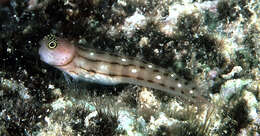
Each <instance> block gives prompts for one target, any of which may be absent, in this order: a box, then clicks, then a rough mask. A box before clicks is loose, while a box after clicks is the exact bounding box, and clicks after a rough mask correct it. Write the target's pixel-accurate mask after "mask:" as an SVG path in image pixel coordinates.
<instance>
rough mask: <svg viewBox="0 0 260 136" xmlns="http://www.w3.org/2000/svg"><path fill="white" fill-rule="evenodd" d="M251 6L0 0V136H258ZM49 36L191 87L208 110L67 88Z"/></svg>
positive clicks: (256, 6)
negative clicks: (50, 59) (126, 59)
mask: <svg viewBox="0 0 260 136" xmlns="http://www.w3.org/2000/svg"><path fill="white" fill-rule="evenodd" d="M259 16H260V1H259V0H0V24H1V28H0V103H1V104H0V136H31V135H32V136H74V135H78V136H81V135H83V136H85V135H86V136H118V135H120V136H259V135H260V114H259V112H260V102H259V101H260V63H259V62H260V18H259ZM48 34H53V35H58V36H61V37H65V38H67V39H69V40H71V41H73V42H74V43H75V44H76V45H77V46H83V47H86V48H94V49H97V50H100V51H104V52H108V53H114V54H117V55H120V56H130V57H136V58H138V59H140V60H143V61H146V62H149V63H153V64H155V65H158V66H160V67H163V68H166V69H169V71H172V72H174V73H175V74H176V75H178V76H180V77H182V78H184V79H192V81H194V82H196V84H198V86H199V87H200V88H202V89H201V90H200V91H201V94H202V95H203V97H205V99H207V100H208V102H209V103H208V104H202V105H196V104H191V103H189V102H186V101H185V100H183V99H182V98H180V97H177V96H172V95H169V94H167V93H163V92H161V91H158V90H156V89H153V88H147V87H143V86H138V85H133V84H120V85H114V86H106V85H102V84H93V83H89V82H84V81H82V80H75V79H72V78H71V77H69V76H68V75H66V74H64V73H63V72H61V71H59V70H57V69H56V68H54V67H52V66H50V65H48V64H46V63H44V62H42V61H41V60H40V57H39V54H38V49H39V47H40V45H39V41H40V40H41V39H43V37H44V36H46V35H48Z"/></svg>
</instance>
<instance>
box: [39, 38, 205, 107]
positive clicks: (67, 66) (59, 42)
mask: <svg viewBox="0 0 260 136" xmlns="http://www.w3.org/2000/svg"><path fill="white" fill-rule="evenodd" d="M52 44H53V45H52ZM40 45H41V47H40V48H39V54H40V58H41V60H42V61H44V62H45V63H47V64H50V65H52V66H54V67H56V68H58V69H60V70H61V71H63V72H65V73H67V74H69V75H70V76H71V77H73V78H74V79H82V80H85V81H90V82H96V83H100V84H106V85H115V84H120V83H130V84H136V85H141V86H145V87H150V88H154V89H157V90H161V91H164V92H167V93H169V94H172V95H175V96H181V97H183V98H185V99H188V100H191V101H192V102H195V103H196V102H204V101H207V100H205V98H203V97H202V96H201V95H199V93H198V88H197V86H196V84H194V82H192V81H187V80H185V79H183V78H180V77H179V76H177V75H176V74H172V73H169V72H168V71H167V70H166V69H164V68H161V67H158V66H155V65H153V64H151V63H146V62H143V61H140V60H138V59H134V58H129V57H120V56H117V55H111V54H109V53H106V52H100V51H95V50H93V49H85V48H80V47H76V46H75V45H73V44H72V43H71V42H69V41H67V40H66V39H62V38H58V37H52V36H48V37H47V38H46V37H45V38H44V39H43V40H41V41H40ZM54 45H55V48H54V47H53V46H54Z"/></svg>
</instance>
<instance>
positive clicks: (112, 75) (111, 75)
mask: <svg viewBox="0 0 260 136" xmlns="http://www.w3.org/2000/svg"><path fill="white" fill-rule="evenodd" d="M79 68H81V69H83V70H85V71H87V72H90V73H91V72H92V73H96V74H100V75H105V76H110V77H126V78H135V79H137V80H144V78H142V77H132V76H130V75H116V74H107V73H102V72H97V71H95V70H93V69H86V68H83V67H79ZM70 72H74V71H70ZM74 73H76V72H74ZM76 74H77V73H76ZM147 82H149V83H155V84H159V85H160V86H162V87H165V86H166V85H165V84H163V83H157V82H155V81H153V80H147ZM170 88H171V87H170ZM171 89H172V88H171ZM172 90H174V89H172Z"/></svg>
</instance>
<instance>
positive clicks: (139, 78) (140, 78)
mask: <svg viewBox="0 0 260 136" xmlns="http://www.w3.org/2000/svg"><path fill="white" fill-rule="evenodd" d="M136 79H138V80H144V79H143V78H142V77H136Z"/></svg>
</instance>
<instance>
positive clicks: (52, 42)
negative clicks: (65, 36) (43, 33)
mask: <svg viewBox="0 0 260 136" xmlns="http://www.w3.org/2000/svg"><path fill="white" fill-rule="evenodd" d="M56 47H57V42H56V41H50V42H49V43H48V48H50V49H54V48H56Z"/></svg>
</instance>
